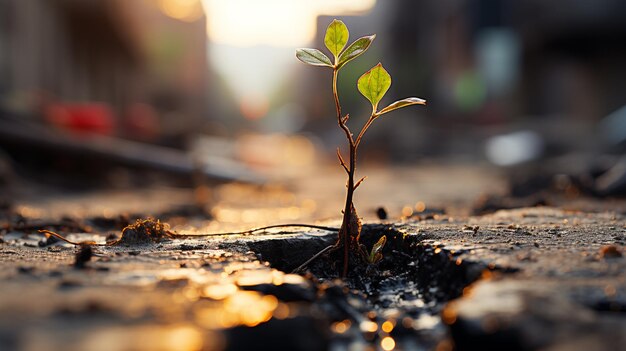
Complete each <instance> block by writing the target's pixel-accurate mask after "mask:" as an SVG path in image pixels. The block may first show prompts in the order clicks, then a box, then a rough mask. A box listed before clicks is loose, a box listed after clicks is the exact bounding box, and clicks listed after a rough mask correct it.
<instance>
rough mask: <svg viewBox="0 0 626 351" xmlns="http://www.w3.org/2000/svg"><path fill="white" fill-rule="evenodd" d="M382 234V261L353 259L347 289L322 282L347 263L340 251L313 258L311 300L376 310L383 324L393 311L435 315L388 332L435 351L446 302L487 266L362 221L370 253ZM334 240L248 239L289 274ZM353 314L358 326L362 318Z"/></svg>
mask: <svg viewBox="0 0 626 351" xmlns="http://www.w3.org/2000/svg"><path fill="white" fill-rule="evenodd" d="M383 235H384V236H386V239H387V240H386V245H385V246H384V248H383V250H382V254H383V258H382V260H380V261H379V262H378V263H377V264H375V265H371V264H368V263H365V262H363V261H360V260H354V261H353V262H350V267H351V270H350V273H349V275H348V276H347V277H346V278H345V279H344V283H345V286H347V289H346V288H344V289H341V288H339V289H338V288H337V286H336V285H335V288H332V289H328V288H322V286H324V284H331V285H333V284H334V279H335V278H336V277H337V276H338V275H339V272H340V270H341V268H342V266H343V262H342V258H341V254H342V252H338V251H337V252H333V253H331V254H329V255H325V256H321V257H320V258H318V259H317V260H315V261H314V262H312V263H311V264H310V265H309V266H308V267H307V273H306V276H308V277H309V278H310V279H311V280H312V281H313V282H314V283H316V284H317V285H318V287H319V288H318V294H317V296H315V297H313V298H314V299H317V301H318V302H319V301H324V302H321V303H322V304H327V305H332V306H335V307H331V309H335V308H338V309H339V310H344V311H345V310H346V309H350V310H352V311H353V313H351V315H352V316H354V315H355V314H358V315H361V316H363V317H362V318H367V317H365V316H370V315H371V313H374V315H376V316H379V317H376V318H375V321H376V322H377V323H379V324H380V323H382V322H384V321H385V319H386V318H387V317H384V316H389V315H390V314H394V315H395V317H394V318H396V320H397V321H400V320H402V321H404V320H406V318H407V317H408V319H409V320H419V319H420V318H422V317H423V316H430V318H431V320H432V317H435V321H436V322H435V323H431V324H430V325H429V326H427V327H418V328H415V327H406V326H404V325H401V324H398V325H397V327H396V328H395V329H394V330H393V333H391V334H390V335H391V336H392V337H394V338H395V340H396V342H397V343H398V344H397V346H398V347H400V348H402V346H401V345H402V344H403V340H405V341H407V342H409V343H411V342H415V341H417V342H418V344H419V345H420V347H422V348H424V349H432V348H434V347H435V346H436V345H437V343H438V342H440V341H441V340H442V339H443V338H445V337H446V328H445V327H444V326H443V324H442V322H441V320H440V319H439V318H438V313H439V312H440V311H441V309H442V308H443V306H444V304H445V303H446V302H447V301H449V300H451V299H454V298H457V297H459V296H460V295H461V294H462V293H463V289H464V288H465V287H466V286H468V285H469V284H471V283H472V282H474V281H476V280H477V279H478V278H479V277H480V276H481V274H482V273H483V271H484V270H485V269H488V267H487V265H485V264H484V263H480V262H471V261H467V260H457V258H458V257H457V256H458V253H457V254H456V255H455V254H453V253H452V252H451V251H450V250H448V249H446V248H444V247H439V246H437V245H435V244H433V243H432V242H430V241H428V240H427V239H428V236H427V235H425V234H423V233H415V234H411V233H404V232H402V231H400V230H397V229H396V228H394V227H393V226H390V225H385V224H368V225H364V226H363V230H362V233H361V243H362V244H363V245H365V249H366V250H367V251H369V250H371V248H372V246H373V245H374V243H376V242H377V241H378V240H379V239H380V238H381V236H383ZM335 241H336V234H332V235H323V236H313V235H310V236H306V235H302V236H298V237H289V238H271V239H261V240H257V241H252V242H248V247H249V248H250V250H252V251H253V252H255V253H256V254H257V256H258V257H259V259H261V260H264V261H267V262H269V263H270V265H271V266H272V267H274V268H276V269H279V270H282V271H285V272H291V271H292V270H293V269H294V268H296V267H298V266H299V265H301V264H302V263H303V262H305V261H306V260H307V259H309V258H310V257H312V256H313V255H315V254H316V253H318V252H319V251H320V250H322V249H324V248H325V247H327V246H329V245H332V244H333V243H334V242H335ZM357 261H358V262H357ZM348 314H350V313H348ZM339 315H341V313H339V314H337V313H333V312H332V311H330V310H328V316H329V317H330V318H331V319H333V320H336V321H338V320H339V319H338V318H342V317H337V316H339ZM333 316H335V317H333ZM351 318H353V319H355V320H354V321H353V322H357V323H355V324H357V325H358V322H359V321H358V317H356V318H355V317H351ZM370 319H371V318H370ZM365 320H367V319H365ZM380 325H382V324H380ZM420 328H421V329H420ZM361 334H362V335H361V337H360V338H361V339H363V340H369V339H368V334H367V333H366V332H364V331H363V330H361ZM352 335H358V334H352ZM351 338H357V339H358V338H359V337H356V336H352V337H351ZM372 340H374V339H372ZM346 342H347V343H348V344H349V343H351V342H354V340H351V341H350V340H348V341H346ZM370 342H372V341H370ZM331 343H332V341H331Z"/></svg>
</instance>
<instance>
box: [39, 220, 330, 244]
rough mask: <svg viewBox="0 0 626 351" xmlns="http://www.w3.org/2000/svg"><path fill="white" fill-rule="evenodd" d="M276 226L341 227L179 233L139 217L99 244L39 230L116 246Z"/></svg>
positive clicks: (298, 224)
mask: <svg viewBox="0 0 626 351" xmlns="http://www.w3.org/2000/svg"><path fill="white" fill-rule="evenodd" d="M274 228H311V229H320V230H325V231H329V232H337V231H339V228H335V227H327V226H321V225H314V224H300V223H288V224H275V225H269V226H264V227H258V228H252V229H248V230H244V231H239V232H222V233H204V234H178V233H175V232H172V231H171V230H170V229H169V225H168V224H167V223H163V222H161V221H159V220H154V219H152V218H148V219H143V220H142V219H138V220H137V221H136V222H135V224H131V225H128V226H126V227H125V228H124V229H123V230H122V237H121V238H120V239H118V240H115V241H111V242H107V243H106V244H98V243H96V242H94V241H83V242H75V241H71V240H69V239H67V238H65V237H64V236H62V235H61V234H58V233H55V232H52V231H49V230H46V229H41V230H39V231H38V232H39V233H42V234H45V235H47V236H53V237H55V238H57V239H59V240H61V241H64V242H66V243H68V244H71V245H74V246H83V245H91V246H114V245H118V244H125V245H137V244H146V243H151V242H159V241H161V240H163V239H166V238H168V239H188V238H201V237H209V236H228V235H249V234H254V233H256V232H260V231H265V230H267V229H274Z"/></svg>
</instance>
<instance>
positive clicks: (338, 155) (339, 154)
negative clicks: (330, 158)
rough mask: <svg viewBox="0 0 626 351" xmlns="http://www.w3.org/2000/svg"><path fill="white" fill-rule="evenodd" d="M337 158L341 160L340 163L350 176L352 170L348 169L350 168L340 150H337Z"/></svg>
mask: <svg viewBox="0 0 626 351" xmlns="http://www.w3.org/2000/svg"><path fill="white" fill-rule="evenodd" d="M337 157H338V158H339V163H341V167H343V169H344V170H345V171H346V173H348V174H349V173H350V170H349V169H348V166H346V161H344V159H343V157H342V156H341V151H339V148H337Z"/></svg>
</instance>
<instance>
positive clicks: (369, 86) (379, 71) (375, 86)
mask: <svg viewBox="0 0 626 351" xmlns="http://www.w3.org/2000/svg"><path fill="white" fill-rule="evenodd" d="M390 86H391V76H390V75H389V73H387V71H386V70H385V69H384V68H383V65H382V64H380V63H379V64H377V65H376V66H374V67H373V68H372V69H370V70H369V71H367V72H365V74H363V75H362V76H361V78H359V81H358V82H357V87H358V89H359V91H360V92H361V94H363V96H365V97H366V98H367V99H368V100H369V101H370V102H371V103H372V108H373V109H374V112H376V108H377V107H378V103H379V102H380V99H382V98H383V96H384V95H385V93H386V92H387V90H389V87H390Z"/></svg>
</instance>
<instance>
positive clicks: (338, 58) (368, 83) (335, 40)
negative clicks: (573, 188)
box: [296, 20, 426, 276]
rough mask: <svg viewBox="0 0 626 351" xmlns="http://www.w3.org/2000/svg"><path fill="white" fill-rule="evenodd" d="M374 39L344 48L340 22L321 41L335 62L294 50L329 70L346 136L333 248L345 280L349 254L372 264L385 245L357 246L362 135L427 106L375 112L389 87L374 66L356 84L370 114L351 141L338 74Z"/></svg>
mask: <svg viewBox="0 0 626 351" xmlns="http://www.w3.org/2000/svg"><path fill="white" fill-rule="evenodd" d="M375 37H376V35H370V36H364V37H361V38H359V39H357V40H355V41H354V42H353V43H352V44H350V45H348V46H347V47H346V44H348V38H349V32H348V28H347V27H346V25H345V24H344V23H343V22H342V21H339V20H334V21H333V22H332V23H331V24H330V25H329V26H328V29H327V30H326V35H325V37H324V44H325V45H326V47H327V48H328V50H329V51H330V52H331V53H332V55H333V58H334V59H333V60H332V61H331V59H330V58H329V57H328V56H326V55H325V54H324V53H323V52H321V51H319V50H317V49H297V50H296V57H297V58H298V59H299V60H300V61H302V62H304V63H306V64H309V65H313V66H323V67H328V68H330V69H332V71H333V80H332V87H333V98H334V101H335V109H336V112H337V122H338V124H339V127H340V128H341V129H342V130H343V132H344V133H345V135H346V138H347V140H348V162H346V161H345V159H344V158H343V156H342V154H341V151H340V150H339V148H337V157H338V158H339V162H340V164H341V166H342V167H343V169H344V170H345V171H346V173H347V174H348V183H347V185H346V187H347V192H346V202H345V207H344V209H343V221H342V223H341V228H340V229H339V238H338V241H337V243H336V244H335V245H334V248H335V249H341V248H343V250H344V263H343V274H342V276H346V275H347V274H348V262H349V257H350V254H351V253H355V254H357V255H358V256H360V257H361V258H362V259H364V260H365V261H367V262H370V263H374V262H377V261H379V260H380V258H381V257H382V256H380V255H381V254H380V251H381V249H382V246H383V245H384V243H385V241H379V242H378V243H377V245H375V246H376V247H375V248H373V249H372V252H371V253H370V254H367V253H366V252H365V251H364V250H363V249H362V246H361V244H360V243H359V238H360V234H361V220H360V218H359V216H358V215H357V212H356V210H355V208H354V204H353V203H352V198H353V195H354V191H355V190H356V189H357V188H358V187H359V185H361V183H362V182H363V180H364V179H365V177H363V178H361V179H359V180H358V181H355V171H356V157H357V150H358V148H359V145H360V143H361V139H363V135H365V132H366V131H367V129H368V128H369V127H370V126H371V125H372V123H373V122H374V121H375V120H377V119H378V118H379V117H381V116H382V115H384V114H386V113H389V112H391V111H393V110H397V109H399V108H402V107H406V106H411V105H425V104H426V101H425V100H423V99H420V98H416V97H410V98H406V99H402V100H399V101H396V102H393V103H391V104H389V105H388V106H387V107H384V108H382V109H378V104H379V103H380V100H381V99H382V98H383V96H384V95H385V93H386V92H387V90H388V89H389V87H390V86H391V76H390V75H389V73H387V71H386V70H385V69H384V68H383V66H382V65H381V64H380V63H379V64H377V65H376V66H374V67H372V69H370V70H369V71H367V72H365V74H363V75H362V76H361V77H360V78H359V80H358V82H357V88H358V90H359V92H360V93H361V94H363V96H365V98H367V100H369V102H370V103H371V105H372V112H371V114H370V116H369V118H368V119H367V121H366V122H365V124H364V125H363V126H362V127H361V130H360V132H359V134H357V136H356V138H355V137H354V135H353V134H352V132H351V131H350V128H349V127H348V124H347V122H348V119H349V115H348V114H345V115H343V114H342V111H341V104H340V103H339V95H338V94H337V76H338V73H339V70H340V69H341V68H342V67H343V66H345V65H346V64H347V63H348V62H350V61H351V60H353V59H355V58H357V57H358V56H360V55H361V54H363V53H364V52H365V51H366V50H367V49H368V48H369V47H370V45H371V44H372V42H373V41H374V38H375Z"/></svg>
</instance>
